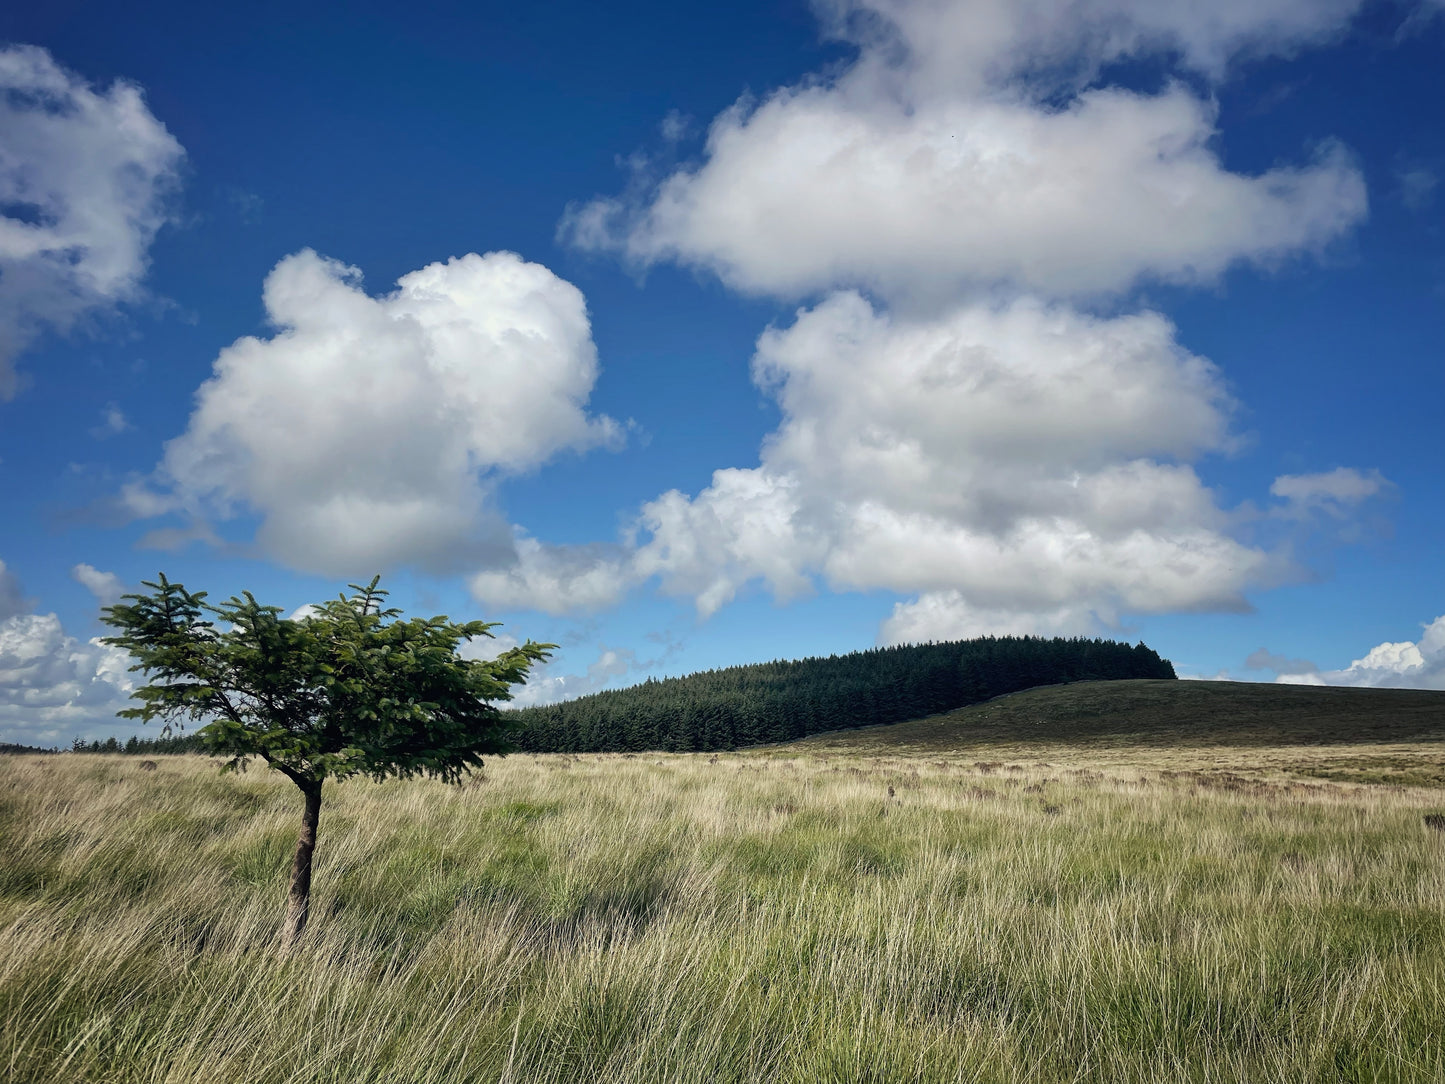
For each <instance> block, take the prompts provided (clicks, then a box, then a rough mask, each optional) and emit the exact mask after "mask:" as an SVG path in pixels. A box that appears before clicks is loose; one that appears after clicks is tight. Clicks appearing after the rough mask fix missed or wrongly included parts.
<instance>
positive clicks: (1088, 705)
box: [0, 683, 1445, 1084]
mask: <svg viewBox="0 0 1445 1084" xmlns="http://www.w3.org/2000/svg"><path fill="white" fill-rule="evenodd" d="M1185 684H1186V683H1179V684H1178V685H1176V686H1175V687H1176V688H1178V689H1179V690H1180V692H1179V695H1180V696H1193V695H1195V693H1196V690H1194V689H1187V688H1184V687H1183V686H1184V685H1185ZM1256 688H1257V687H1256ZM1228 692H1229V690H1227V689H1226V690H1224V691H1223V692H1215V693H1208V692H1206V693H1205V694H1204V695H1214V696H1224V697H1226V699H1227V694H1228ZM1114 695H1115V699H1114V700H1112V701H1109V702H1107V703H1103V706H1102V707H1101V706H1100V703H1098V702H1095V701H1094V700H1092V699H1091V697H1093V696H1094V693H1093V692H1091V691H1090V689H1089V688H1087V687H1077V688H1073V693H1072V699H1070V696H1069V694H1068V693H1067V691H1060V690H1038V691H1035V692H1032V693H1026V694H1019V696H1018V697H1017V698H1008V699H1006V700H1000V701H995V702H993V703H992V704H990V705H982V706H980V707H977V708H973V709H969V711H970V712H972V713H974V714H973V715H970V716H967V717H964V716H955V717H942V718H940V719H936V720H932V721H923V722H920V723H911V724H903V725H902V727H900V728H887V732H885V731H884V730H876V731H859V732H853V733H850V734H844V735H834V736H824V737H820V738H815V739H812V740H810V741H809V742H806V743H801V744H798V745H795V746H790V747H774V748H769V749H763V750H757V751H754V752H748V753H737V754H724V755H721V756H719V757H716V758H712V757H709V756H706V755H694V756H682V755H672V756H669V755H641V754H639V755H636V756H586V757H582V758H577V757H569V756H548V757H522V756H515V757H509V758H506V759H505V760H494V761H491V762H489V764H488V766H487V769H486V774H485V778H484V779H483V780H480V781H475V782H473V783H472V784H469V785H465V786H463V787H460V788H449V787H446V786H443V785H440V784H431V783H418V782H412V783H390V784H385V785H376V784H371V783H366V782H348V783H346V784H344V785H341V786H335V787H334V788H328V794H327V806H326V808H325V810H324V811H323V814H322V824H321V845H320V848H319V850H318V869H317V883H316V898H315V901H314V909H313V919H312V926H311V929H310V930H309V931H308V933H307V939H306V942H305V944H304V946H303V947H302V948H301V949H300V950H299V951H298V952H296V953H295V954H293V955H291V956H289V957H283V956H281V955H280V954H279V953H278V952H277V950H276V947H275V934H276V931H277V929H278V927H279V924H280V917H281V911H282V905H283V896H284V888H285V886H284V883H283V882H284V875H285V867H286V866H287V864H288V862H289V856H290V851H291V848H292V846H293V844H294V839H295V833H296V829H297V821H298V818H299V796H298V794H297V792H296V790H295V788H294V787H292V786H291V784H290V783H288V782H286V781H285V780H283V779H280V778H279V777H275V776H273V775H268V774H266V773H265V772H263V771H260V770H253V771H252V772H251V773H249V774H247V775H245V776H241V777H234V776H233V777H220V776H218V775H217V774H216V772H215V770H214V767H213V766H212V765H211V764H210V763H209V762H208V761H205V760H203V759H201V758H189V757H176V758H167V759H162V760H161V761H160V763H159V767H158V768H157V769H156V770H154V771H149V772H147V771H143V770H142V769H141V766H140V764H139V763H138V762H137V761H136V760H134V759H131V758H124V757H88V756H77V755H69V754H67V755H64V756H56V757H38V756H37V757H5V758H0V853H3V859H0V1074H3V1076H4V1079H5V1080H8V1081H14V1082H16V1084H20V1082H36V1084H40V1082H44V1084H62V1082H67V1081H105V1082H131V1081H134V1082H142V1081H143V1082H146V1084H161V1082H175V1084H180V1082H183V1081H184V1082H212V1081H214V1082H221V1081H226V1082H238V1081H245V1082H249V1081H258V1082H263V1081H264V1082H272V1081H274V1082H282V1081H285V1082H302V1081H305V1082H313V1081H314V1082H322V1081H327V1082H341V1081H346V1082H351V1081H376V1082H383V1081H385V1082H393V1081H395V1082H413V1081H415V1082H423V1081H427V1082H430V1081H437V1082H439V1081H503V1080H506V1081H518V1082H520V1081H564V1080H565V1081H594V1080H597V1081H799V1082H801V1081H837V1082H854V1081H878V1082H882V1081H914V1080H923V1081H953V1080H962V1081H1018V1082H1025V1081H1028V1082H1052V1081H1097V1082H1101V1084H1102V1082H1110V1084H1113V1082H1132V1081H1137V1082H1144V1081H1151V1082H1152V1081H1200V1082H1204V1081H1211V1082H1213V1081H1218V1082H1225V1081H1230V1082H1246V1081H1247V1082H1251V1084H1255V1082H1265V1081H1278V1082H1281V1084H1284V1082H1288V1084H1297V1082H1304V1081H1321V1082H1324V1081H1329V1082H1335V1081H1440V1080H1445V1037H1442V1027H1441V1021H1442V1020H1445V833H1442V832H1435V831H1431V830H1429V829H1428V828H1426V827H1425V826H1424V824H1423V823H1422V817H1423V816H1424V815H1425V814H1427V813H1430V812H1433V811H1441V812H1445V790H1442V789H1439V788H1438V787H1437V786H1436V785H1433V784H1438V782H1439V781H1440V779H1441V769H1442V765H1445V745H1442V743H1441V741H1440V739H1441V738H1442V737H1445V727H1441V726H1440V725H1439V722H1438V720H1439V718H1440V713H1439V711H1438V708H1439V705H1440V703H1442V699H1441V698H1437V700H1436V701H1435V702H1434V703H1435V705H1436V709H1435V710H1436V715H1435V716H1434V717H1435V719H1436V720H1437V722H1436V723H1434V724H1431V723H1430V720H1429V710H1428V704H1426V706H1425V707H1419V705H1416V707H1417V708H1418V711H1419V712H1423V714H1419V716H1418V718H1417V717H1413V716H1412V717H1410V718H1406V716H1410V714H1411V711H1413V710H1415V709H1409V710H1407V707H1408V705H1405V704H1404V701H1399V702H1398V704H1397V707H1396V708H1392V709H1391V711H1392V712H1393V713H1394V714H1393V715H1391V718H1393V719H1394V720H1395V721H1394V722H1392V723H1388V724H1386V723H1381V724H1380V728H1379V729H1377V730H1374V731H1370V730H1368V729H1366V730H1364V731H1359V732H1358V733H1357V732H1356V731H1352V730H1351V728H1350V727H1349V726H1347V725H1346V723H1345V722H1343V721H1341V720H1339V719H1337V720H1335V721H1334V722H1331V721H1330V719H1329V718H1327V716H1329V712H1328V711H1325V712H1324V713H1323V714H1319V713H1318V712H1317V719H1316V723H1315V724H1313V729H1312V728H1311V726H1312V724H1310V723H1309V722H1308V720H1307V719H1306V720H1303V721H1301V720H1299V719H1296V720H1295V721H1294V722H1287V721H1286V720H1285V718H1284V716H1280V717H1279V718H1278V719H1276V722H1277V723H1278V729H1277V730H1276V731H1274V732H1273V733H1271V732H1270V731H1269V729H1268V723H1267V721H1266V722H1261V721H1260V719H1259V718H1257V717H1256V718H1255V719H1254V721H1253V722H1250V721H1249V719H1248V718H1246V717H1245V716H1246V715H1247V714H1248V713H1247V712H1246V711H1245V710H1244V709H1243V708H1241V707H1240V706H1239V704H1238V703H1235V708H1234V709H1230V711H1233V714H1234V717H1235V718H1234V723H1233V724H1231V725H1230V726H1225V725H1223V723H1222V720H1224V717H1225V716H1226V715H1229V714H1230V711H1226V710H1225V708H1224V707H1222V706H1220V705H1222V704H1223V703H1224V701H1219V702H1217V703H1216V705H1215V707H1216V709H1217V710H1216V713H1215V715H1216V718H1215V722H1216V725H1213V726H1205V725H1201V726H1200V727H1198V728H1196V729H1195V730H1194V731H1191V730H1190V728H1189V727H1187V726H1183V725H1182V724H1180V723H1179V719H1178V718H1176V719H1175V720H1174V723H1172V724H1171V723H1170V722H1169V719H1168V718H1167V715H1168V711H1167V705H1164V706H1161V705H1163V702H1162V701H1159V700H1158V698H1159V697H1161V696H1166V695H1167V693H1161V692H1159V691H1158V690H1157V689H1156V688H1154V686H1153V683H1139V684H1138V685H1137V686H1135V687H1134V688H1133V689H1132V690H1116V691H1115V694H1114ZM1124 695H1127V696H1128V697H1134V698H1135V701H1136V704H1135V707H1136V710H1135V711H1134V712H1132V713H1128V712H1125V713H1123V714H1122V715H1121V714H1120V713H1119V712H1118V711H1117V710H1115V709H1116V707H1117V704H1118V703H1119V701H1118V700H1117V697H1118V696H1124ZM1041 697H1042V698H1044V699H1047V698H1048V697H1056V698H1057V697H1063V699H1057V700H1056V701H1055V702H1053V704H1052V706H1051V707H1047V708H1046V707H1045V706H1044V705H1043V704H1042V703H1041V701H1040V698H1041ZM1030 698H1032V699H1030ZM1151 699H1152V700H1153V701H1155V702H1156V703H1155V708H1156V709H1157V710H1156V712H1155V715H1154V716H1149V712H1148V710H1147V707H1146V702H1150V701H1151ZM1237 699H1238V698H1236V700H1237ZM1385 699H1386V700H1388V699H1389V698H1388V697H1386V698H1385ZM1190 703H1191V704H1193V702H1192V701H1191V702H1190ZM1357 703H1359V702H1357ZM1422 703H1424V702H1422ZM1110 704H1113V705H1114V706H1113V707H1111V706H1110ZM1071 705H1072V706H1071ZM1196 706H1197V705H1196ZM1189 710H1194V707H1190V709H1189ZM1281 710H1283V709H1281ZM1352 710H1353V709H1352ZM1010 712H1014V713H1016V716H1017V717H1016V718H1015V719H1014V722H1013V723H1010V722H1009V720H1008V719H1007V718H1005V716H1006V715H1007V713H1010ZM1071 712H1072V713H1073V714H1072V715H1070V713H1071ZM1111 712H1112V713H1113V714H1112V715H1111ZM989 713H992V714H991V715H990V714H989ZM1030 713H1032V714H1030ZM1387 714H1388V713H1387ZM1126 716H1127V718H1125V717H1126ZM1380 717H1381V716H1380V715H1379V713H1376V714H1375V715H1373V716H1371V719H1373V720H1376V721H1378V719H1379V718H1380ZM1026 718H1032V719H1033V720H1034V729H1033V730H1032V731H1022V730H1020V729H1019V725H1021V722H1020V721H1021V720H1025V719H1026ZM1089 718H1092V719H1093V720H1094V722H1093V723H1092V724H1091V727H1092V729H1090V727H1085V726H1084V725H1083V724H1082V723H1081V722H1080V720H1085V719H1089ZM1109 718H1115V722H1113V723H1110V722H1109V721H1108V719H1109ZM1151 718H1152V719H1153V721H1152V722H1150V721H1149V720H1150V719H1151ZM1342 718H1343V717H1342ZM1070 719H1072V721H1070ZM990 720H991V722H990ZM1121 720H1123V721H1121ZM1130 720H1132V721H1130ZM1401 720H1404V721H1403V722H1402V721H1401ZM1016 724H1017V725H1016ZM1231 726H1232V729H1231ZM1131 727H1132V728H1133V729H1132V730H1131V729H1130V728H1131ZM1171 727H1172V728H1173V729H1174V730H1175V735H1174V740H1172V741H1171V740H1166V736H1165V732H1166V731H1168V730H1170V729H1171ZM990 728H992V729H990ZM1352 733H1357V736H1363V737H1366V738H1368V739H1369V740H1367V741H1352V740H1350V738H1351V735H1352ZM1151 735H1152V737H1151ZM1392 773H1395V774H1399V773H1404V776H1405V778H1406V781H1408V782H1409V783H1411V784H1412V785H1409V786H1406V785H1402V784H1401V783H1400V782H1399V781H1398V780H1397V781H1393V782H1391V781H1385V782H1375V781H1371V780H1374V779H1376V778H1379V777H1388V776H1391V774H1392Z"/></svg>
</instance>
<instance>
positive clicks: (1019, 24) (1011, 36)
mask: <svg viewBox="0 0 1445 1084" xmlns="http://www.w3.org/2000/svg"><path fill="white" fill-rule="evenodd" d="M19 7H20V6H19V5H12V6H11V8H10V9H7V11H6V12H4V13H3V14H0V89H3V96H0V508H3V514H0V562H3V567H0V741H19V742H26V743H33V744H42V745H50V744H57V743H58V744H67V743H68V742H69V741H70V739H71V738H73V737H75V736H78V735H84V736H91V737H94V736H107V735H111V734H116V735H125V734H129V733H133V732H136V727H135V726H134V725H132V724H120V723H117V722H116V721H115V720H114V718H113V716H114V712H115V710H116V708H117V707H118V706H120V705H122V704H123V702H124V700H125V697H126V694H127V692H128V687H129V686H128V682H129V681H130V680H131V678H130V676H129V675H127V674H126V672H125V665H126V664H125V660H124V659H123V658H122V657H120V656H119V655H118V654H117V653H116V652H114V651H112V650H111V649H108V648H106V647H105V646H104V645H101V644H99V643H98V642H96V638H97V637H98V636H100V635H103V634H104V628H103V626H102V625H101V624H100V622H99V610H100V607H101V606H104V605H106V604H108V603H110V602H112V601H114V600H115V598H116V597H118V595H119V594H120V593H121V592H124V591H126V590H134V589H135V588H136V587H137V586H138V585H139V584H140V583H141V581H142V580H145V579H153V578H154V576H155V574H156V572H158V571H164V572H165V573H166V574H167V575H168V576H169V577H171V578H172V579H177V580H181V581H183V582H184V583H186V585H187V586H188V587H191V588H192V589H205V590H207V591H209V592H211V594H213V595H216V596H220V597H225V596H228V595H230V594H232V593H235V592H238V591H241V590H251V591H253V592H254V593H255V594H256V595H257V596H258V597H259V598H261V599H262V600H263V601H270V602H274V603H275V604H277V605H281V606H284V607H287V608H288V609H292V608H295V607H300V606H302V605H304V604H305V603H307V602H308V601H314V600H316V599H318V598H322V597H326V596H328V595H331V594H334V593H335V592H336V591H337V590H339V589H341V588H342V587H343V586H344V585H345V583H346V582H348V581H355V580H357V579H362V580H365V579H369V578H370V576H371V575H372V574H374V573H376V572H380V573H382V574H383V575H384V577H385V580H386V583H387V584H388V585H389V586H390V587H391V588H392V590H393V601H395V602H396V603H397V604H398V605H401V606H402V607H404V608H406V609H407V610H409V611H412V610H424V611H430V612H445V613H448V614H450V615H451V616H453V617H454V618H457V619H471V618H478V617H480V618H485V619H487V620H498V621H501V622H503V623H504V624H503V628H502V629H501V630H499V631H500V632H502V633H503V635H504V636H512V637H516V638H519V639H523V638H532V639H537V640H550V641H555V642H557V643H559V644H560V645H562V646H561V649H560V650H559V652H558V653H557V655H556V658H555V659H554V660H553V662H551V663H550V664H549V665H548V666H547V667H545V668H544V669H543V670H541V671H539V672H538V673H537V674H536V676H535V678H534V680H533V681H532V683H531V684H530V685H529V686H528V688H527V689H526V690H525V691H524V692H523V695H522V699H523V700H524V702H536V701H539V700H549V699H555V698H558V697H562V696H572V695H579V694H581V693H585V692H588V691H592V690H595V689H598V688H602V687H604V686H608V685H614V686H615V685H620V684H630V683H633V682H635V681H640V680H643V679H644V678H646V677H648V676H663V675H667V674H679V673H685V672H689V671H692V670H697V669H703V668H708V667H714V666H723V665H730V664H734V663H743V662H753V661H759V660H764V659H770V658H778V657H799V656H804V655H811V654H829V653H834V652H844V651H850V650H856V649H860V648H866V647H870V646H873V645H875V644H886V643H897V642H906V641H917V640H928V639H948V638H956V637H966V636H976V635H983V634H989V633H998V634H1003V633H1039V634H1044V635H1054V634H1061V635H1104V636H1109V637H1118V638H1122V639H1128V640H1136V639H1143V640H1144V641H1146V642H1147V643H1148V644H1149V645H1150V646H1151V647H1153V648H1155V649H1156V650H1158V651H1159V652H1160V653H1161V654H1163V655H1164V656H1166V657H1168V658H1170V659H1172V660H1173V661H1174V662H1175V664H1176V667H1177V668H1178V669H1179V671H1180V672H1181V673H1182V674H1185V675H1190V676H1196V677H1232V678H1235V679H1243V680H1259V681H1273V680H1291V681H1308V682H1319V683H1332V684H1364V685H1400V686H1409V687H1423V688H1445V573H1442V569H1441V562H1440V559H1439V555H1440V553H1441V541H1442V538H1445V479H1442V472H1441V470H1440V467H1439V460H1440V455H1439V451H1438V445H1439V433H1440V416H1441V412H1442V407H1445V375H1442V374H1445V369H1442V365H1441V360H1442V359H1441V343H1442V341H1445V337H1442V331H1445V321H1442V316H1441V302H1442V297H1445V236H1442V231H1441V229H1440V223H1441V208H1442V206H1445V193H1442V192H1441V191H1440V183H1439V182H1440V179H1441V178H1442V177H1445V124H1442V121H1445V64H1441V63H1440V60H1441V51H1442V45H1445V5H1441V4H1439V3H1435V2H1424V3H1403V2H1401V3H1358V2H1355V0H1252V2H1251V3H1248V4H1245V3H1233V2H1225V3H1219V4H1213V5H1208V6H1200V5H1193V4H1183V3H1181V4H1173V3H1159V2H1157V0H1148V2H1146V0H1075V2H1063V0H1027V2H1023V3H1019V2H1016V0H1008V2H1006V0H973V2H953V3H945V2H941V0H819V2H818V3H816V4H813V5H811V6H810V5H808V4H804V3H796V4H792V3H757V4H740V5H731V6H727V7H725V8H696V7H692V8H689V7H687V6H683V7H678V6H676V5H661V4H644V3H638V4H632V5H608V6H606V7H605V8H599V7H597V6H596V5H572V4H563V3H559V4H552V5H491V4H481V5H460V4H458V5H441V4H424V5H414V6H412V7H410V8H407V9H405V10H402V9H397V8H396V7H395V6H394V5H366V4H350V5H344V6H342V5H334V6H330V7H326V6H320V5H316V6H307V8H306V10H305V11H302V12H299V13H298V12H297V11H295V10H293V7H294V6H291V5H279V4H278V5H272V4H267V3H259V4H251V5H245V6H244V7H243V6H235V7H232V8H229V9H227V10H222V11H216V10H211V9H205V10H202V9H197V8H195V7H194V6H190V5H179V4H174V5H170V4H160V3H139V4H132V5H125V6H124V7H123V9H122V8H120V7H118V6H116V5H101V4H96V3H86V2H56V3H53V4H46V5H34V6H32V7H33V8H34V10H19Z"/></svg>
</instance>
